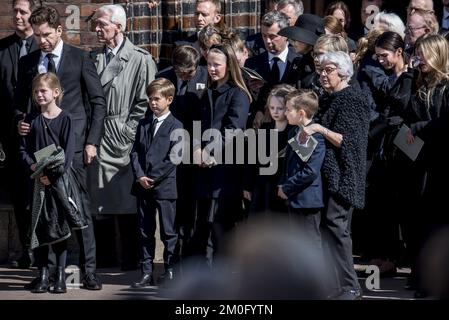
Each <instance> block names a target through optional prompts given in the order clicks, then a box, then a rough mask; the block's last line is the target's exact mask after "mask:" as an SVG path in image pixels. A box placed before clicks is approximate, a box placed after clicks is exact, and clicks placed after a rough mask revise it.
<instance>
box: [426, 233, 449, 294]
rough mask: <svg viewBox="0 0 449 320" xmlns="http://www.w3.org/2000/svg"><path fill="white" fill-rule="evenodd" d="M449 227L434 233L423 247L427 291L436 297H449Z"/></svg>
mask: <svg viewBox="0 0 449 320" xmlns="http://www.w3.org/2000/svg"><path fill="white" fill-rule="evenodd" d="M448 242H449V227H448V226H446V227H444V228H442V229H440V230H439V231H438V232H435V233H434V236H433V237H432V238H430V239H429V241H428V242H427V244H426V245H425V247H424V248H423V251H422V255H421V260H420V266H421V270H422V275H421V281H422V284H421V285H422V287H423V288H424V290H425V292H427V293H428V294H429V295H430V296H432V297H433V298H436V299H444V300H447V299H449V269H448V266H449V247H448V246H447V244H448Z"/></svg>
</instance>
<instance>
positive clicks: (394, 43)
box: [374, 31, 405, 52]
mask: <svg viewBox="0 0 449 320" xmlns="http://www.w3.org/2000/svg"><path fill="white" fill-rule="evenodd" d="M374 46H375V47H378V48H382V49H385V50H388V51H392V52H396V50H398V49H399V48H400V49H402V52H404V49H405V43H404V40H403V39H402V37H401V35H400V34H399V33H397V32H394V31H385V32H384V33H382V34H381V35H380V36H379V37H378V38H377V39H376V43H375V44H374Z"/></svg>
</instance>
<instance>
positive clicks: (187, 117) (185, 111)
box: [156, 66, 208, 132]
mask: <svg viewBox="0 0 449 320" xmlns="http://www.w3.org/2000/svg"><path fill="white" fill-rule="evenodd" d="M207 75H208V73H207V68H206V67H204V66H199V67H198V68H197V70H196V73H195V75H194V76H193V78H192V79H190V80H189V82H188V83H187V89H186V93H185V94H184V95H183V96H178V95H175V97H174V99H173V102H172V104H171V105H170V112H171V113H172V114H173V116H174V117H175V118H176V119H178V120H179V121H181V123H182V125H183V126H184V129H186V130H187V131H189V132H191V130H192V121H194V120H200V119H199V106H200V100H201V98H202V96H203V94H204V93H205V92H206V90H207ZM156 78H166V79H168V80H170V81H171V82H172V83H173V84H174V85H175V88H176V92H178V78H177V77H176V73H175V71H174V69H173V67H169V68H167V69H164V70H162V71H160V72H158V74H156Z"/></svg>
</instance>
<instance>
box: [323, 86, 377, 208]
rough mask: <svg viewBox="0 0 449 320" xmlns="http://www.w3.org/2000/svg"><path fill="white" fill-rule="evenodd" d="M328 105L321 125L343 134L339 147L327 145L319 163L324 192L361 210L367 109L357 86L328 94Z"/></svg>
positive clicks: (368, 110) (364, 175)
mask: <svg viewBox="0 0 449 320" xmlns="http://www.w3.org/2000/svg"><path fill="white" fill-rule="evenodd" d="M328 103H329V107H328V108H327V111H326V112H325V113H324V115H323V117H322V120H321V121H322V123H321V124H322V125H323V126H324V127H326V128H328V129H329V130H332V131H334V132H337V133H340V134H341V135H343V142H342V144H341V147H340V148H337V147H335V146H333V145H332V144H330V143H329V142H328V143H327V146H326V156H325V158H324V164H323V174H324V178H325V181H326V182H327V190H328V191H329V192H330V193H331V194H334V195H336V196H338V197H339V198H341V199H342V200H343V201H345V202H346V203H347V204H349V205H351V206H354V207H355V208H357V209H362V208H363V207H364V204H365V182H366V151H367V146H368V129H369V112H370V107H369V105H368V104H367V99H366V97H365V94H364V93H363V92H362V91H361V90H360V89H359V88H358V87H357V86H348V87H347V88H345V89H343V90H340V91H338V92H335V93H333V94H331V95H330V98H329V100H328Z"/></svg>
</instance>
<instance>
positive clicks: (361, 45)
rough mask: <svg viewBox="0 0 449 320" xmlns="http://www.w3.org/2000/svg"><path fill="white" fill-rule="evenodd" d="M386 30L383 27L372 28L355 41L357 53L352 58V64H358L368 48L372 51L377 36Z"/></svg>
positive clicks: (357, 65)
mask: <svg viewBox="0 0 449 320" xmlns="http://www.w3.org/2000/svg"><path fill="white" fill-rule="evenodd" d="M385 31H386V30H385V29H383V28H372V29H371V30H370V31H369V32H368V34H367V35H366V36H365V37H362V38H360V39H359V41H358V43H357V53H356V55H355V59H354V65H355V66H356V67H359V66H360V62H361V61H362V60H363V58H364V57H365V55H366V53H367V52H368V50H372V51H374V48H375V45H376V41H377V38H379V36H380V35H381V34H382V33H384V32H385Z"/></svg>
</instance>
